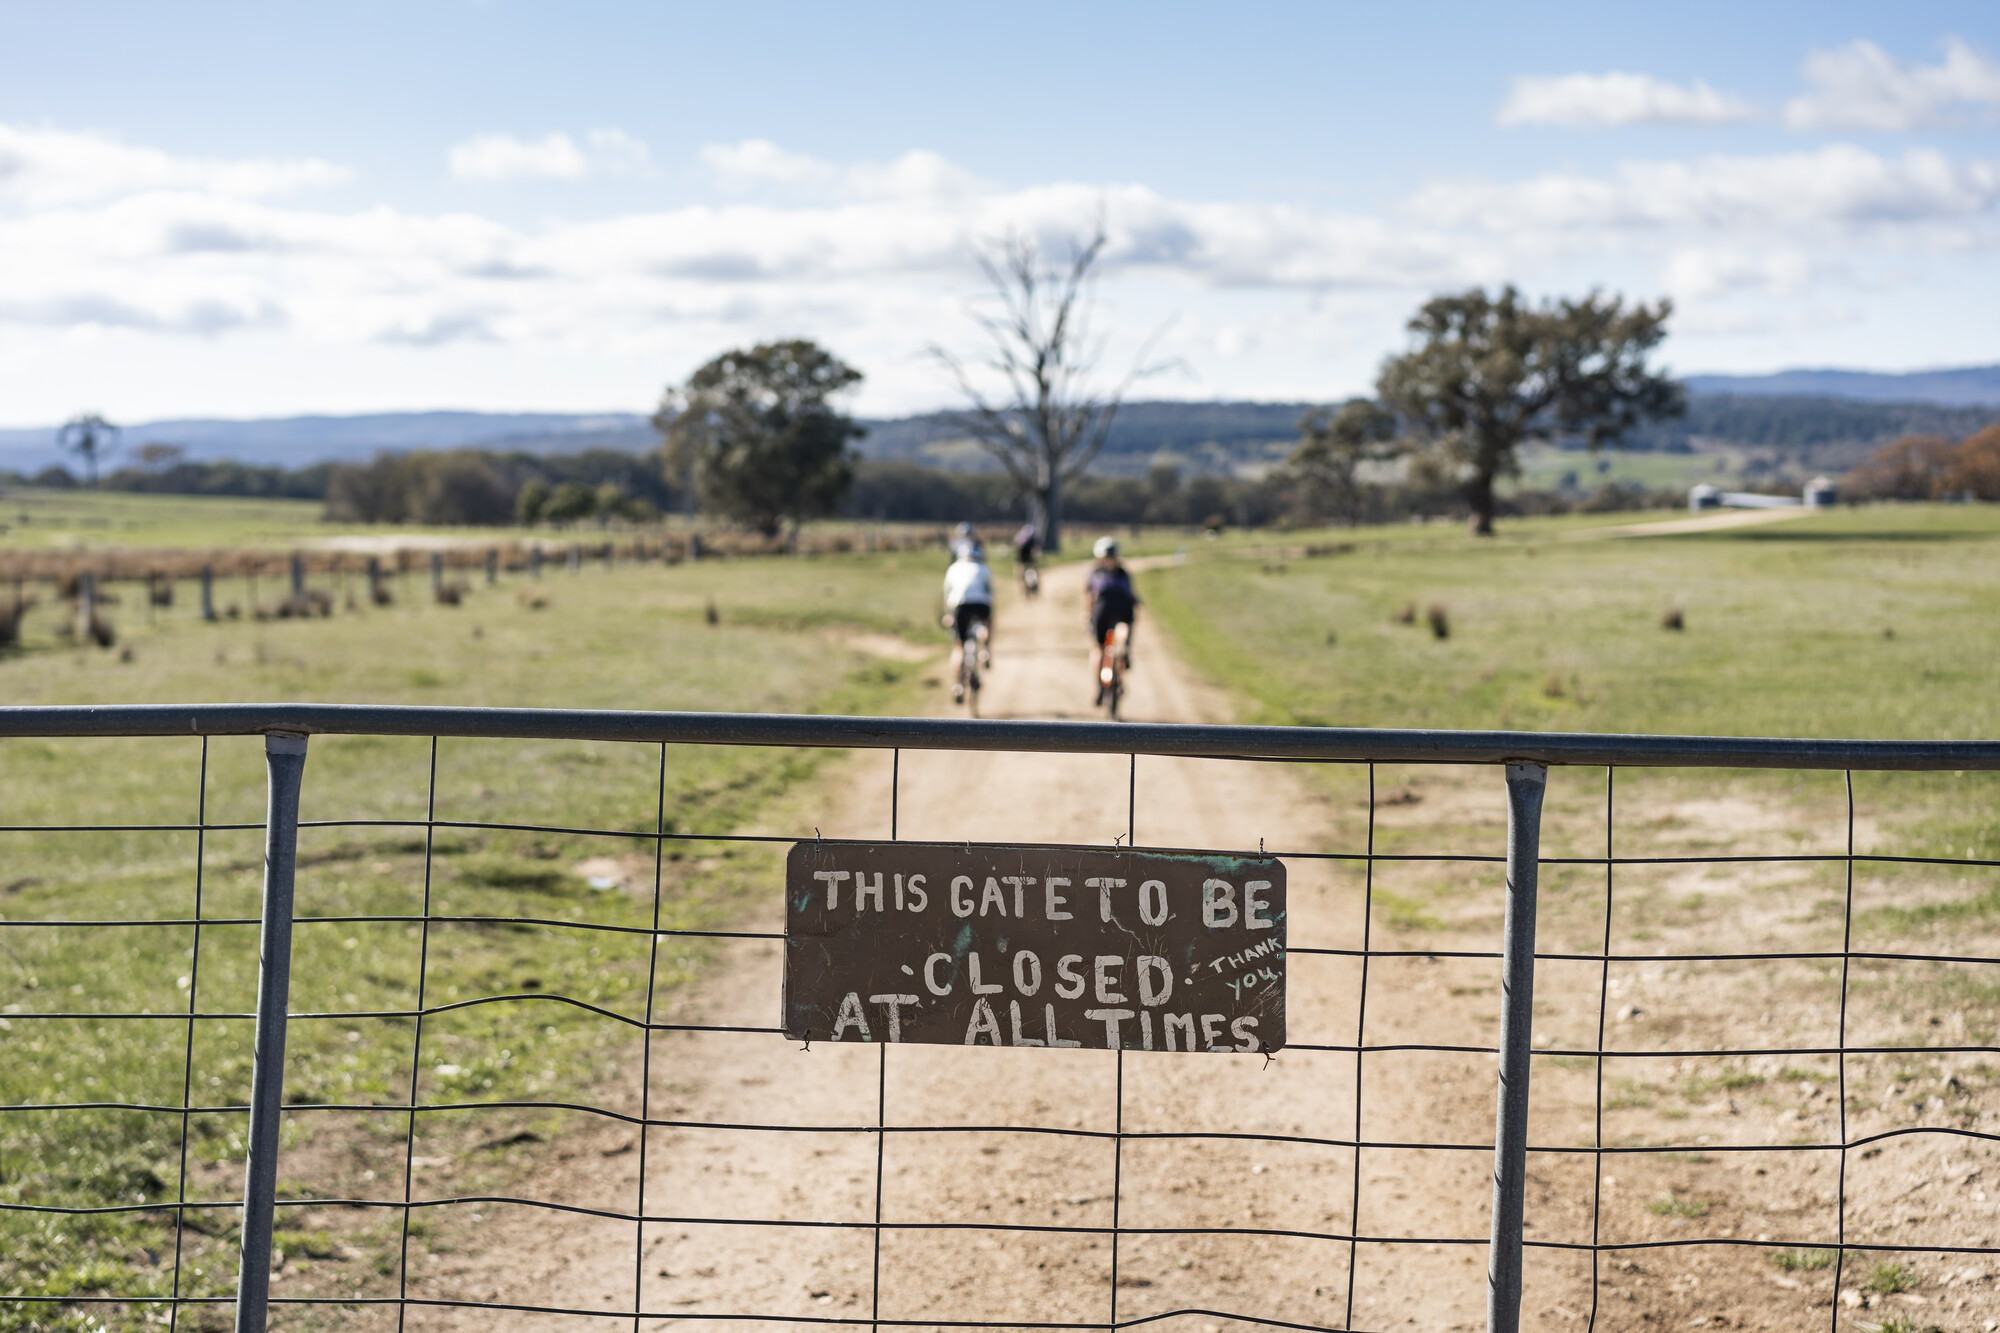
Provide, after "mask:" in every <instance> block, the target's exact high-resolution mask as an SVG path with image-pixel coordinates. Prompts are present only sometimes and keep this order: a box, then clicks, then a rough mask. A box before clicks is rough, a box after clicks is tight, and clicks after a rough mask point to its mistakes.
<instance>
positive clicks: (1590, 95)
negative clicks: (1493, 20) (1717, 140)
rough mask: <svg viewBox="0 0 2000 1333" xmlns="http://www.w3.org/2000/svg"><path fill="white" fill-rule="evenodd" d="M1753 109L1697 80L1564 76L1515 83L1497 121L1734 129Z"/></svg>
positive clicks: (1579, 126) (1752, 117)
mask: <svg viewBox="0 0 2000 1333" xmlns="http://www.w3.org/2000/svg"><path fill="white" fill-rule="evenodd" d="M1757 115H1758V111H1757V108H1756V107H1755V106H1753V105H1751V104H1750V103H1749V102H1746V101H1744V100H1743V99H1742V98H1740V97H1736V96H1733V95H1732V94H1729V93H1724V92H1717V91H1716V90H1715V89H1714V88H1711V87H1709V86H1708V85H1707V84H1706V83H1703V82H1702V81H1701V80H1700V79H1696V80H1695V81H1694V82H1693V83H1691V84H1689V85H1687V86H1686V87H1683V86H1681V85H1680V84H1677V83H1671V82H1669V81H1667V80H1666V79H1659V78H1655V77H1653V76H1652V75H1650V74H1626V73H1620V72H1617V71H1613V72H1612V73H1609V74H1563V75H1555V76H1547V77H1527V78H1518V79H1515V80H1514V86H1513V88H1512V89H1511V90H1510V91H1509V92H1508V94H1507V100H1506V101H1505V102H1503V103H1501V105H1500V111H1499V115H1498V117H1497V119H1498V120H1499V122H1500V123H1501V124H1502V125H1560V126H1564V127H1566V128H1569V129H1597V128H1603V127H1608V126H1616V125H1735V124H1740V123H1741V122H1743V121H1746V120H1755V119H1756V118H1757Z"/></svg>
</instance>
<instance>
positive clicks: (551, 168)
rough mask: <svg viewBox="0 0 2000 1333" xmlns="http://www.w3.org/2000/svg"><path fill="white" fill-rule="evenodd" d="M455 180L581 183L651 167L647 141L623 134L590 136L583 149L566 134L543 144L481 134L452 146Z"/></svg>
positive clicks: (612, 131) (553, 135)
mask: <svg viewBox="0 0 2000 1333" xmlns="http://www.w3.org/2000/svg"><path fill="white" fill-rule="evenodd" d="M446 161H447V163H448V164H449V166H450V168H451V174H452V176H453V177H455V178H456V179H458V180H463V181H521V180H582V179H584V178H585V177H586V176H618V175H641V174H644V173H645V172H646V171H648V170H650V169H651V167H652V162H653V158H652V153H651V152H650V151H648V149H647V148H646V145H645V143H644V142H643V141H641V140H639V139H637V138H635V137H633V136H632V135H630V134H627V133H626V132H625V131H623V130H619V129H597V130H592V131H590V133H588V134H586V135H585V136H584V138H583V143H582V144H581V145H579V144H578V143H577V141H576V140H574V139H572V138H570V137H569V136H568V135H567V134H562V133H555V132H552V133H549V134H545V135H543V136H542V137H541V138H539V139H517V138H515V137H514V136H513V135H511V134H479V135H474V136H473V137H472V138H470V139H467V140H465V141H464V142H463V143H459V144H454V145H452V148H451V152H450V153H449V154H448V155H447V158H446Z"/></svg>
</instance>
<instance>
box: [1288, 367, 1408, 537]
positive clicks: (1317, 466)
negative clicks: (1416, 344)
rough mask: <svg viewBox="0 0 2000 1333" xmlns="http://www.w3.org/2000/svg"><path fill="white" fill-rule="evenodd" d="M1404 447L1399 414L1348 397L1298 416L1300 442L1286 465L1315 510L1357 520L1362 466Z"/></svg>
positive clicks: (1389, 456) (1383, 459)
mask: <svg viewBox="0 0 2000 1333" xmlns="http://www.w3.org/2000/svg"><path fill="white" fill-rule="evenodd" d="M1401 452H1402V442H1401V441H1400V439H1399V438H1398V437H1397V433H1396V414H1395V413H1393V412H1391V411H1389V410H1388V409H1387V408H1385V407H1383V406H1382V405H1381V404H1380V403H1378V402H1376V401H1375V400H1373V399H1372V398H1350V399H1348V400H1347V401H1346V402H1344V403H1342V404H1341V405H1340V406H1339V407H1322V408H1317V409H1315V410H1314V411H1311V412H1308V413H1306V415H1305V416H1304V417H1302V418H1300V420H1299V445H1298V448H1296V449H1294V450H1293V451H1292V456H1291V458H1290V460H1288V465H1289V466H1290V468H1291V470H1292V474H1293V475H1294V476H1295V477H1297V478H1298V480H1299V485H1300V487H1301V489H1302V490H1303V492H1304V495H1303V499H1304V501H1305V506H1306V509H1307V510H1308V511H1309V512H1310V513H1311V514H1313V515H1314V516H1319V515H1322V514H1330V515H1333V516H1335V517H1337V518H1340V519H1342V520H1344V521H1346V522H1348V523H1354V522H1358V521H1359V520H1360V511H1361V468H1362V465H1363V464H1366V463H1380V462H1387V461H1388V460H1390V459H1392V458H1394V457H1396V456H1397V455H1398V454H1399V453H1401Z"/></svg>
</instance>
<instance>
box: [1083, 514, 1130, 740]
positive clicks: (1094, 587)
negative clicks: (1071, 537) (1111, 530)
mask: <svg viewBox="0 0 2000 1333" xmlns="http://www.w3.org/2000/svg"><path fill="white" fill-rule="evenodd" d="M1091 554H1092V555H1095V556H1096V557H1097V568H1095V569H1093V570H1091V571H1090V580H1089V582H1087V583H1085V584H1084V589H1083V591H1084V599H1085V601H1086V602H1088V603H1089V614H1090V675H1091V679H1093V680H1099V681H1101V680H1102V679H1103V675H1102V672H1103V668H1104V639H1105V636H1106V635H1108V634H1110V633H1111V632H1112V631H1113V630H1114V629H1116V628H1117V627H1118V626H1119V625H1123V626H1125V668H1126V670H1128V671H1129V670H1130V669H1131V667H1132V626H1133V623H1134V622H1135V621H1136V620H1137V619H1138V616H1139V594H1138V593H1136V592H1134V591H1133V590H1132V575H1131V573H1130V571H1128V570H1127V569H1126V568H1125V566H1124V565H1122V564H1120V563H1119V560H1118V541H1117V539H1116V538H1113V537H1099V538H1098V539H1097V545H1096V546H1094V547H1092V548H1091ZM1103 692H1104V690H1103V686H1102V685H1100V686H1099V687H1098V697H1099V699H1100V701H1101V700H1102V698H1103Z"/></svg>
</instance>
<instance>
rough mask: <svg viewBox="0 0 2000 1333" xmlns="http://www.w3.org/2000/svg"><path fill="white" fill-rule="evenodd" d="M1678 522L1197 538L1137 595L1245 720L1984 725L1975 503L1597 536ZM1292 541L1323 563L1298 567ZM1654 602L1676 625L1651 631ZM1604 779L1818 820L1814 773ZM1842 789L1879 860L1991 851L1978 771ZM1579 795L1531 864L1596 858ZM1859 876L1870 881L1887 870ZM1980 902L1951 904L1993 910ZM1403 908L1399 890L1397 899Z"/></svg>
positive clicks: (1891, 729) (1749, 729)
mask: <svg viewBox="0 0 2000 1333" xmlns="http://www.w3.org/2000/svg"><path fill="white" fill-rule="evenodd" d="M1679 517H1684V515H1674V514H1666V515H1651V516H1640V517H1639V518H1638V519H1636V520H1635V518H1634V516H1630V515H1621V516H1596V518H1595V521H1592V520H1590V519H1588V518H1585V517H1582V516H1570V517H1567V518H1560V519H1536V520H1521V521H1515V522H1508V523H1503V524H1502V525H1501V534H1500V536H1498V537H1497V538H1494V539H1491V540H1486V541H1475V540H1473V539H1472V538H1469V537H1467V536H1466V535H1465V534H1464V532H1463V531H1462V530H1461V529H1458V528H1456V527H1453V528H1445V527H1440V526H1429V527H1426V526H1407V525H1406V526H1402V527H1397V528H1393V529H1380V530H1365V531H1348V532H1346V533H1335V534H1326V535H1321V534H1303V535H1301V534H1292V536H1291V538H1290V540H1291V541H1292V542H1294V543H1297V544H1295V545H1292V546H1291V547H1289V548H1288V549H1289V550H1291V551H1292V552H1293V553H1294V554H1292V555H1291V556H1285V555H1281V554H1278V553H1277V548H1275V547H1272V548H1264V549H1262V550H1253V549H1244V550H1232V549H1231V548H1229V547H1227V546H1223V545H1219V544H1209V545H1206V546H1203V545H1197V546H1195V547H1193V548H1192V549H1191V550H1190V553H1189V557H1188V559H1186V560H1185V561H1183V562H1180V563H1176V564H1171V565H1169V566H1167V567H1165V568H1161V569H1157V570H1154V571H1151V572H1149V573H1147V574H1146V575H1145V576H1144V577H1143V580H1142V589H1143V595H1144V596H1145V598H1146V601H1147V605H1148V608H1149V611H1150V613H1151V614H1153V615H1155V616H1157V617H1159V618H1160V619H1161V620H1163V621H1164V622H1165V623H1166V625H1167V627H1168V629H1169V630H1170V631H1171V632H1172V633H1173V634H1174V637H1175V639H1176V640H1177V642H1178V643H1179V645H1180V646H1181V648H1182V650H1183V652H1184V653H1185V654H1186V655H1187V657H1188V658H1189V660H1190V661H1191V662H1192V663H1193V664H1194V665H1195V666H1196V667H1197V668H1198V669H1199V670H1200V671H1201V672H1202V673H1203V674H1205V675H1207V676H1208V677H1210V678H1211V679H1213V680H1216V681H1218V682H1221V683H1223V684H1225V685H1227V686H1229V687H1230V688H1231V689H1232V690H1233V691H1234V692H1235V694H1236V695H1237V697H1238V699H1239V701H1240V702H1239V709H1238V711H1239V715H1240V716H1241V717H1242V719H1243V720H1244V721H1253V722H1262V723H1267V724H1274V725H1308V726H1368V727H1431V728H1448V729H1482V728H1500V729H1519V730H1531V731H1544V730H1546V731H1595V732H1636V733H1651V734H1697V735H1753V736H1803V737H1860V738H1875V739H1899V738H1900V739H1991V738H1995V737H2000V688H1996V685H2000V669H1997V668H1996V664H2000V509H1995V508H1993V507H1989V506H1955V505H1935V506H1906V507H1881V508H1869V509H1856V510H1841V511H1835V512H1830V513H1826V514H1818V515H1811V516H1804V517H1798V518H1791V519H1787V520H1785V521H1783V522H1779V523H1774V524H1771V525H1768V526H1758V527H1747V528H1738V529H1734V530H1724V531H1716V532H1711V533H1705V534H1699V535H1696V534H1686V535H1678V536H1659V537H1614V536H1609V535H1606V534H1605V531H1604V529H1606V528H1615V527H1619V526H1623V525H1627V524H1631V523H1633V522H1635V521H1638V522H1649V521H1662V520H1667V521H1670V520H1673V519H1675V518H1679ZM1315 543H1316V545H1315ZM1306 549H1319V550H1325V551H1330V552H1334V553H1332V554H1327V555H1323V556H1319V557H1315V558H1299V557H1298V556H1297V554H1296V553H1297V552H1299V551H1302V550H1306ZM1433 608H1436V610H1437V611H1438V613H1439V615H1440V617H1441V620H1442V627H1443V629H1444V631H1445V632H1444V633H1443V634H1442V635H1440V634H1439V633H1437V632H1436V630H1435V629H1434V628H1433V627H1432V624H1431V623H1430V621H1431V611H1432V609H1433ZM1672 610H1678V611H1679V612H1680V613H1681V615H1680V621H1681V624H1682V626H1683V628H1680V629H1670V628H1666V627H1665V625H1664V624H1663V621H1664V620H1665V618H1666V615H1667V613H1668V612H1669V611H1672ZM1834 776H1835V777H1837V776H1838V775H1834ZM1417 780H1418V781H1419V782H1421V781H1422V779H1421V778H1419V779H1417ZM1578 781H1580V780H1579V779H1576V778H1574V777H1566V778H1564V783H1565V784H1567V785H1569V786H1574V785H1576V783H1577V782H1578ZM1625 781H1626V782H1627V784H1628V785H1629V784H1631V783H1640V784H1650V786H1651V788H1652V790H1653V791H1654V797H1653V798H1652V799H1657V800H1660V801H1666V800H1669V799H1670V794H1671V793H1672V792H1674V791H1677V790H1682V789H1689V788H1690V784H1693V785H1696V786H1699V785H1701V784H1705V783H1706V784H1715V785H1716V786H1717V790H1721V789H1723V788H1727V789H1729V790H1732V791H1735V792H1738V793H1740V794H1742V795H1744V796H1745V798H1746V799H1756V800H1769V801H1773V802H1776V803H1777V804H1778V805H1780V806H1787V805H1789V806H1791V807H1792V810H1791V813H1792V814H1794V815H1796V816H1798V817H1799V818H1800V819H1802V820H1803V819H1805V818H1806V817H1807V813H1808V808H1809V807H1810V814H1811V818H1812V819H1814V820H1816V821H1819V822H1820V823H1824V822H1825V821H1826V820H1828V819H1837V817H1838V816H1837V813H1836V812H1834V811H1832V810H1829V809H1827V808H1825V806H1826V801H1827V799H1828V798H1830V797H1832V796H1833V795H1834V794H1835V792H1834V788H1833V787H1831V786H1829V785H1828V784H1829V781H1830V779H1828V778H1827V777H1826V776H1825V775H1820V774H1804V773H1785V772H1777V773H1767V774H1763V775H1760V776H1756V777H1751V776H1749V775H1739V776H1737V777H1733V778H1731V777H1727V776H1723V777H1718V776H1717V775H1708V774H1703V775H1673V774H1658V775H1648V774H1646V773H1644V772H1638V773H1633V774H1630V775H1629V776H1628V777H1627V778H1626V779H1625ZM1634 790H1639V789H1638V788H1635V789H1634ZM1855 790H1856V793H1857V799H1858V800H1859V801H1860V802H1861V804H1862V807H1863V809H1864V812H1866V813H1870V814H1871V815H1872V816H1877V817H1879V819H1880V821H1881V823H1882V831H1881V833H1880V835H1879V837H1880V842H1879V849H1883V850H1894V851H1896V852H1898V853H1901V854H1907V855H1935V856H1950V857H1958V856H1964V857H1968V858H1971V857H1974V856H1983V857H2000V807H1996V804H1995V801H1994V799H1993V798H1994V795H1995V791H1996V782H1995V780H1994V779H1993V777H1992V775H1965V776H1963V777H1961V776H1957V775H1953V774H1950V773H1942V774H1894V775H1891V774H1869V773H1861V774H1857V775H1856V778H1855ZM1808 794H1810V795H1808ZM1551 799H1552V801H1554V800H1555V799H1556V798H1555V797H1552V798H1551ZM1594 799H1595V798H1583V799H1581V800H1580V801H1579V802H1578V803H1577V809H1576V810H1575V811H1574V812H1572V813H1573V814H1574V816H1575V819H1574V824H1575V829H1574V832H1573V833H1572V832H1569V831H1566V830H1567V828H1568V826H1567V825H1566V824H1564V823H1563V822H1561V821H1558V822H1555V823H1552V824H1551V826H1550V833H1549V835H1548V836H1549V837H1550V838H1552V839H1555V840H1556V841H1555V842H1554V843H1553V844H1552V843H1549V842H1545V846H1562V845H1567V847H1568V850H1567V851H1565V852H1562V853H1557V852H1554V851H1552V852H1551V854H1569V855H1590V854H1592V853H1593V852H1594V851H1595V850H1596V849H1597V848H1599V847H1601V845H1602V834H1601V832H1600V831H1593V830H1594V829H1595V824H1594V823H1593V821H1594V820H1600V819H1601V814H1600V815H1593V814H1592V813H1591V810H1592V808H1593V801H1594ZM1802 802H1803V804H1801V803H1802ZM1552 808H1553V807H1552ZM1357 836H1358V834H1357ZM1469 836H1473V835H1472V833H1471V831H1470V829H1469V828H1453V827H1448V826H1445V825H1431V826H1427V827H1425V828H1423V829H1421V830H1416V831H1411V832H1395V831H1390V832H1387V833H1385V834H1384V837H1385V839H1386V841H1385V843H1384V844H1383V845H1384V848H1385V850H1411V849H1413V848H1414V847H1416V846H1418V845H1420V844H1428V845H1432V846H1436V845H1443V842H1444V840H1445V839H1446V838H1449V837H1469ZM1715 836H1716V837H1718V838H1721V839H1723V840H1724V841H1725V842H1726V841H1727V840H1728V839H1729V838H1730V837H1732V836H1733V834H1732V833H1731V832H1730V831H1729V830H1727V829H1723V830H1717V831H1716V834H1715ZM1572 838H1573V842H1570V841H1569V840H1571V839H1572ZM1832 849H1833V848H1832V847H1829V848H1828V850H1832ZM1864 849H1865V844H1864ZM1873 873H1875V874H1876V875H1878V876H1879V877H1880V878H1881V879H1882V880H1883V881H1884V882H1885V883H1886V882H1893V881H1896V880H1897V879H1898V877H1899V875H1903V874H1904V873H1905V872H1900V871H1898V870H1896V869H1895V868H1894V867H1878V868H1877V870H1876V871H1875V872H1873ZM1909 873H1911V874H1915V873H1916V872H1909ZM1443 883H1444V881H1443V880H1438V881H1436V882H1435V883H1433V884H1432V886H1431V887H1432V888H1433V889H1440V886H1442V885H1443ZM1440 891H1442V890H1441V889H1440ZM1983 892H1984V886H1983V885H1982V886H1980V887H1979V889H1977V890H1975V891H1974V893H1973V895H1972V897H1971V898H1969V899H1967V901H1966V903H1965V904H1961V905H1960V906H1959V908H1958V909H1957V910H1960V911H1961V914H1963V913H1965V912H1970V913H1972V914H1974V915H1979V916H1984V915H1986V914H1987V913H1989V912H2000V899H1993V898H1992V895H1991V894H1984V896H1982V893H1983ZM1426 910H1428V905H1427V902H1426V901H1421V900H1412V902H1411V904H1410V905H1409V908H1408V913H1406V914H1408V915H1411V918H1412V919H1416V916H1418V915H1421V913H1422V912H1424V911H1426ZM1924 910H1925V911H1927V912H1934V911H1943V910H1946V909H1945V908H1942V907H1935V906H1934V907H1929V908H1925V909H1924Z"/></svg>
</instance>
